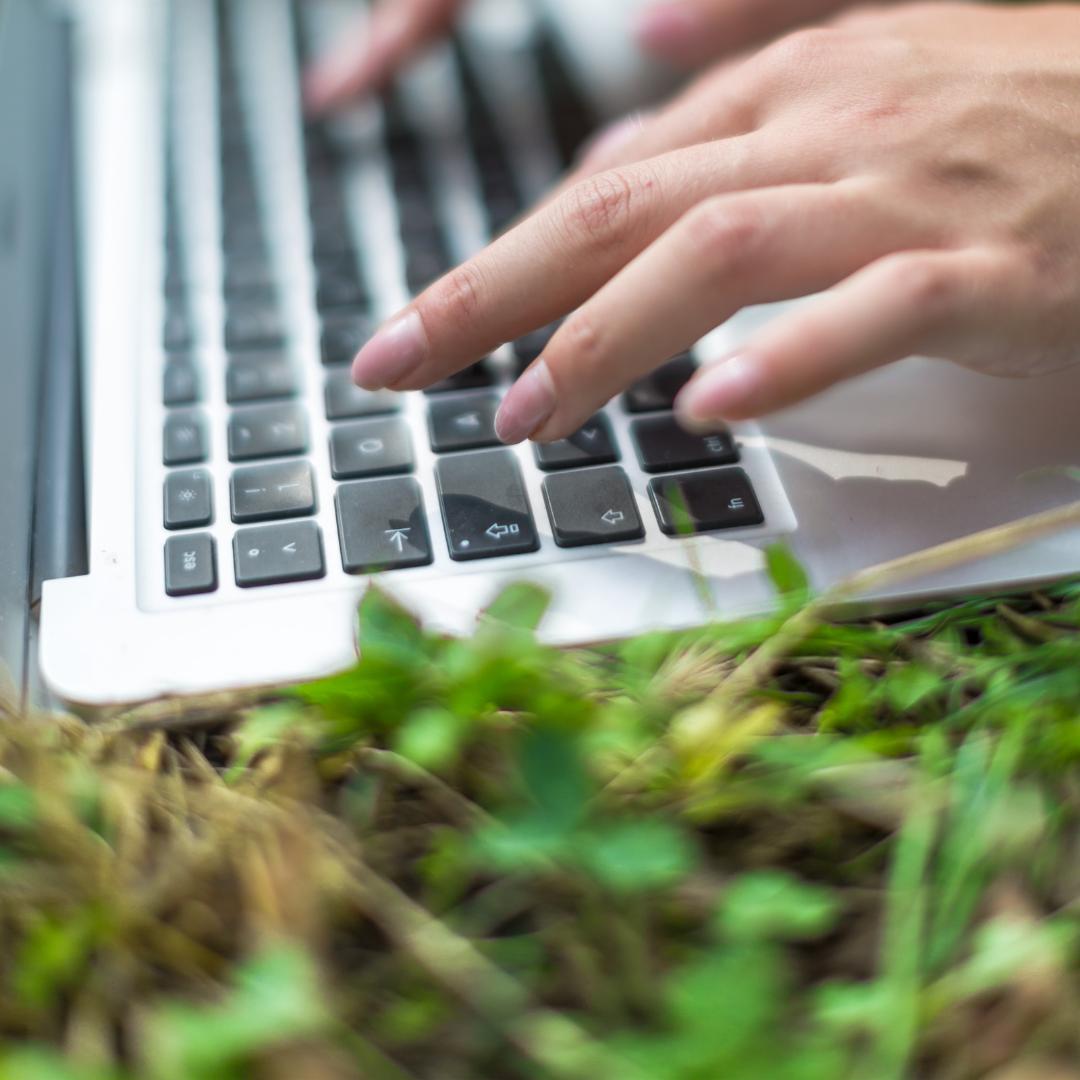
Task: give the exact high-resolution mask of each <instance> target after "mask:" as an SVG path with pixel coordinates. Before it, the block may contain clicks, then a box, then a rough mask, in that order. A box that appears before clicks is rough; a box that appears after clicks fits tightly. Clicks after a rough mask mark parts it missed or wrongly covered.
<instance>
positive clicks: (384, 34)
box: [304, 0, 464, 113]
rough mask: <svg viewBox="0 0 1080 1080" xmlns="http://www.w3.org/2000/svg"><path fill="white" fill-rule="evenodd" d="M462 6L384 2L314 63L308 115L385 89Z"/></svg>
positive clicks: (420, 0) (454, 0) (445, 1)
mask: <svg viewBox="0 0 1080 1080" xmlns="http://www.w3.org/2000/svg"><path fill="white" fill-rule="evenodd" d="M463 3H464V0H383V3H381V4H380V5H379V6H378V7H377V8H376V9H375V11H374V13H373V14H372V15H371V18H370V20H367V19H365V21H364V24H363V25H362V26H361V27H360V28H359V29H358V31H357V32H356V33H354V34H350V35H348V36H347V37H346V40H345V41H344V42H343V44H342V45H341V46H340V47H339V48H337V49H336V50H334V51H333V52H331V53H329V54H328V55H327V56H325V57H323V58H322V59H320V60H318V61H316V63H315V65H314V66H313V67H312V69H311V70H310V71H309V72H308V73H307V75H306V77H305V80H304V100H305V104H306V106H307V108H308V110H309V112H311V113H320V112H325V111H326V110H328V109H332V108H335V107H336V106H338V105H341V104H343V103H344V102H346V101H348V100H349V99H351V98H354V97H357V96H358V95H361V94H367V93H370V92H371V91H373V90H377V89H379V87H381V86H383V85H384V84H385V83H387V82H388V81H389V80H390V79H391V78H392V77H393V75H394V74H395V73H396V72H397V71H398V70H399V69H400V68H401V67H402V66H403V65H404V64H405V62H406V61H407V60H408V59H409V58H410V57H411V56H412V55H413V54H414V53H416V52H418V51H419V50H420V49H421V48H423V46H425V45H427V44H428V43H429V42H431V41H433V40H434V39H436V38H438V37H440V36H441V35H442V34H443V33H445V31H446V30H447V29H448V28H449V26H450V25H451V24H452V23H453V21H454V18H455V16H456V15H457V13H458V10H459V9H460V8H461V7H462V6H463Z"/></svg>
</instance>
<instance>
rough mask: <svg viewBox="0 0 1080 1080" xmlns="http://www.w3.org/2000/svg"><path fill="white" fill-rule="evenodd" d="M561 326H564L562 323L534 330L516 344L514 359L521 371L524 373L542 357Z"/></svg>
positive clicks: (514, 346)
mask: <svg viewBox="0 0 1080 1080" xmlns="http://www.w3.org/2000/svg"><path fill="white" fill-rule="evenodd" d="M560 326H562V322H561V321H560V322H555V323H552V324H551V325H550V326H542V327H541V328H540V329H539V330H534V331H533V332H532V333H531V334H526V335H525V336H524V337H521V338H518V339H517V341H515V342H514V345H513V348H514V358H515V359H516V360H517V364H518V368H519V370H521V371H524V370H525V368H527V367H528V366H529V365H530V364H531V363H532V362H533V361H534V360H535V359H537V357H539V356H540V354H541V353H542V352H543V351H544V350H545V349H546V348H547V347H548V344H549V343H550V341H551V339H552V338H553V337H554V336H555V331H556V330H558V329H559V327H560Z"/></svg>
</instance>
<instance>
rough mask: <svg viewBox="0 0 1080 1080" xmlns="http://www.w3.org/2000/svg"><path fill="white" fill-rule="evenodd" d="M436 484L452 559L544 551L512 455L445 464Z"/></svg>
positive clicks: (493, 453)
mask: <svg viewBox="0 0 1080 1080" xmlns="http://www.w3.org/2000/svg"><path fill="white" fill-rule="evenodd" d="M435 479H436V482H437V483H438V487H439V502H440V504H441V506H442V515H443V524H444V526H445V527H446V539H447V543H448V544H449V546H450V557H451V558H452V559H455V560H457V561H459V562H464V561H466V560H468V559H491V558H495V557H497V556H499V555H521V554H523V553H525V552H527V551H535V550H536V549H537V548H538V547H539V546H540V542H539V539H538V538H537V534H536V526H535V525H534V523H533V519H532V514H531V512H530V510H529V499H528V496H527V495H526V494H525V484H524V482H523V481H522V479H521V469H520V468H519V467H518V463H517V459H516V458H515V457H514V455H513V453H512V452H511V451H509V450H489V451H487V452H485V453H482V454H457V455H455V456H454V457H447V458H441V459H440V460H439V461H438V463H437V464H436V466H435Z"/></svg>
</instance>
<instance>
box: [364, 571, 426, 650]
mask: <svg viewBox="0 0 1080 1080" xmlns="http://www.w3.org/2000/svg"><path fill="white" fill-rule="evenodd" d="M358 643H359V646H360V657H361V660H364V659H367V658H371V659H378V660H382V661H384V662H388V663H393V664H399V665H404V666H411V665H413V664H418V663H421V662H423V661H425V660H426V659H427V656H428V651H427V649H426V647H425V640H424V632H423V630H422V629H421V627H420V624H419V622H417V620H416V619H415V618H414V617H413V615H412V614H411V613H410V612H408V611H406V610H405V608H403V607H402V606H401V605H400V604H399V603H398V602H397V601H396V600H394V599H392V598H391V597H390V596H388V595H387V594H386V593H385V592H383V591H382V589H380V588H378V587H377V586H369V587H368V590H367V592H365V593H364V597H363V599H362V600H361V601H360V610H359V634H358Z"/></svg>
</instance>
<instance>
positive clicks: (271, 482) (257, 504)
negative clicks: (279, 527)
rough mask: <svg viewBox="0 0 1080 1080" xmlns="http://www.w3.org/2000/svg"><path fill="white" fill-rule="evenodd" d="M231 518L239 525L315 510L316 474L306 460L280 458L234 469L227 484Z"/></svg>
mask: <svg viewBox="0 0 1080 1080" xmlns="http://www.w3.org/2000/svg"><path fill="white" fill-rule="evenodd" d="M229 497H230V500H231V503H232V519H233V521H235V522H236V523H237V524H238V525H243V524H247V523H248V522H252V521H270V520H272V519H273V518H291V517H304V516H305V515H307V514H313V513H315V474H314V473H313V472H312V471H311V466H310V465H309V464H308V463H307V462H306V461H282V462H275V463H274V464H273V465H253V466H251V467H250V468H247V469H237V470H236V471H235V472H234V473H233V474H232V481H231V482H230V484H229Z"/></svg>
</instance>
